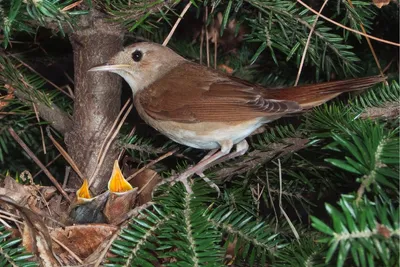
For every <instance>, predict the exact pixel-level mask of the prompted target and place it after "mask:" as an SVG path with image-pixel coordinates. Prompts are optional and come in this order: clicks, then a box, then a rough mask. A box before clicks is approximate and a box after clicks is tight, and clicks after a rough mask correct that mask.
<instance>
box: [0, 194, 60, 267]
mask: <svg viewBox="0 0 400 267" xmlns="http://www.w3.org/2000/svg"><path fill="white" fill-rule="evenodd" d="M0 202H1V203H2V204H6V205H10V206H12V207H13V208H15V209H17V210H18V211H19V213H20V215H21V217H22V218H23V220H24V233H23V242H22V243H23V245H24V246H26V247H27V249H30V250H28V251H30V252H32V253H33V254H35V255H36V257H37V259H39V260H40V262H41V264H42V266H49V267H52V266H60V264H59V262H58V260H57V259H56V257H55V256H54V254H53V249H52V242H51V238H50V235H49V232H48V229H47V226H46V225H45V224H44V222H43V220H42V218H41V216H40V215H38V214H36V213H34V212H33V211H31V210H30V209H28V208H25V207H23V206H21V205H19V204H17V203H16V202H15V201H14V200H13V199H11V198H10V197H8V196H4V195H1V196H0Z"/></svg>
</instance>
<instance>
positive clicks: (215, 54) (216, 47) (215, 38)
mask: <svg viewBox="0 0 400 267" xmlns="http://www.w3.org/2000/svg"><path fill="white" fill-rule="evenodd" d="M217 52H218V39H217V32H216V31H215V32H214V69H217Z"/></svg>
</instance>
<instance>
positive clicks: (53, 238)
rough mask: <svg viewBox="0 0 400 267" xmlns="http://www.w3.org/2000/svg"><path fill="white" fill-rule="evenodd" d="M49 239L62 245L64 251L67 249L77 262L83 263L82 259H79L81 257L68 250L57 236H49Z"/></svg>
mask: <svg viewBox="0 0 400 267" xmlns="http://www.w3.org/2000/svg"><path fill="white" fill-rule="evenodd" d="M51 239H52V240H53V241H55V242H56V243H57V244H58V245H59V246H60V247H62V248H63V249H65V251H67V252H68V253H69V254H70V255H71V256H72V257H73V258H74V259H75V260H77V261H78V262H79V263H83V261H82V260H81V258H79V257H78V255H76V254H75V253H74V252H73V251H72V250H70V249H69V248H68V247H67V246H66V245H64V244H63V243H62V242H61V241H59V240H58V239H57V238H55V237H51Z"/></svg>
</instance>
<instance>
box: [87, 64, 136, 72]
mask: <svg viewBox="0 0 400 267" xmlns="http://www.w3.org/2000/svg"><path fill="white" fill-rule="evenodd" d="M129 67H130V65H128V64H114V65H113V64H105V65H101V66H97V67H93V68H91V69H89V70H88V71H116V70H126V69H128V68H129Z"/></svg>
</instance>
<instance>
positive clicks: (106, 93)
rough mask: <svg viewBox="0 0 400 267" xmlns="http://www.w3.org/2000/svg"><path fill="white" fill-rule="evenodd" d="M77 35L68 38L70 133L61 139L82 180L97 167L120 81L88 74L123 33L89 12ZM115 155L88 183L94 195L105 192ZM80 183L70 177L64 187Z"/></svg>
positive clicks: (113, 151)
mask: <svg viewBox="0 0 400 267" xmlns="http://www.w3.org/2000/svg"><path fill="white" fill-rule="evenodd" d="M77 29H78V30H77V31H76V32H74V33H72V34H71V35H70V40H71V43H72V47H73V51H74V71H75V99H74V112H73V125H72V129H71V130H70V131H69V132H68V133H67V134H66V136H65V143H66V145H67V149H68V152H69V154H70V155H71V157H72V158H73V160H74V161H75V162H76V164H77V165H78V167H79V169H80V170H81V172H82V173H83V174H84V175H85V177H86V178H90V177H91V176H92V175H93V173H95V170H96V168H97V165H98V156H99V153H100V148H101V146H102V143H103V141H104V139H105V137H106V136H107V133H108V132H109V130H110V128H111V126H112V124H113V122H114V120H115V119H116V117H117V115H118V113H119V110H120V101H121V100H120V97H121V80H120V78H119V77H118V76H117V75H114V74H109V73H104V72H102V73H94V72H88V70H89V69H90V68H91V67H94V66H96V65H100V64H102V63H105V62H106V61H107V60H108V59H110V57H111V56H113V55H114V54H115V53H117V52H118V51H120V50H121V49H122V42H123V30H122V29H121V28H119V27H118V26H116V25H112V24H110V23H109V22H106V21H105V19H104V15H102V14H100V13H99V12H97V11H95V10H93V11H92V12H91V14H90V15H87V16H81V18H80V20H79V22H78V27H77ZM117 155H118V151H117V149H116V147H115V145H112V146H111V148H110V149H109V151H108V152H107V155H106V157H105V160H104V162H103V164H102V165H101V167H100V168H99V170H98V172H97V175H95V177H92V179H91V180H90V181H89V182H90V184H91V190H92V192H94V193H95V194H98V193H99V192H101V191H103V190H104V189H105V188H106V184H107V181H108V179H109V178H110V175H111V171H112V166H113V161H114V160H116V159H117ZM81 184H82V181H81V180H80V179H79V178H78V177H77V176H75V175H74V176H72V177H70V180H69V182H68V185H69V186H70V187H75V188H77V187H79V186H80V185H81Z"/></svg>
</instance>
